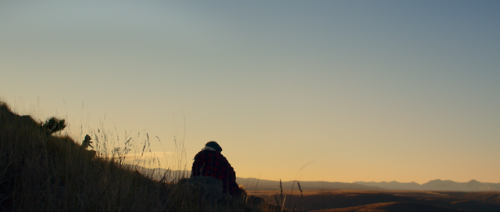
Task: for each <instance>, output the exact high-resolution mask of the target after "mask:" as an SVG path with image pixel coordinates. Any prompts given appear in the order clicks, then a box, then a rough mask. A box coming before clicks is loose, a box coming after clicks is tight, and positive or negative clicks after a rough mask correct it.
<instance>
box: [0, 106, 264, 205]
mask: <svg viewBox="0 0 500 212" xmlns="http://www.w3.org/2000/svg"><path fill="white" fill-rule="evenodd" d="M197 191H198V188H193V187H192V186H191V187H190V186H188V185H185V184H181V183H169V182H165V181H162V182H159V181H155V180H151V179H149V178H147V177H144V176H143V175H142V174H140V173H139V172H137V171H132V170H129V169H125V168H124V167H122V166H121V165H119V164H117V163H116V162H114V161H113V160H112V159H106V158H100V157H96V156H95V153H94V154H92V152H89V151H87V150H85V149H84V148H82V147H81V146H80V145H79V144H77V143H76V142H75V141H74V140H72V139H71V138H70V137H68V136H52V135H50V134H48V133H47V132H46V131H44V130H43V129H42V128H41V124H40V123H37V122H35V121H34V120H33V119H32V118H31V117H29V116H19V115H17V114H14V113H13V112H12V111H11V110H10V109H9V107H8V106H7V105H6V104H4V103H1V102H0V211H34V210H46V211H53V210H64V211H98V210H100V211H123V210H125V211H172V210H173V211H194V210H197V211H205V210H217V211H259V210H268V208H269V207H270V206H268V205H267V204H265V203H262V204H260V205H251V204H249V203H248V202H246V201H245V199H242V198H239V199H236V198H232V199H227V200H225V201H222V202H221V201H219V202H215V203H214V202H207V201H206V198H205V197H203V196H200V195H199V192H197Z"/></svg>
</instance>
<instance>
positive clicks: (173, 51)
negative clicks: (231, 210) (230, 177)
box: [0, 1, 500, 183]
mask: <svg viewBox="0 0 500 212" xmlns="http://www.w3.org/2000/svg"><path fill="white" fill-rule="evenodd" d="M499 9H500V1H105V2H103V1H85V2H73V1H71V2H69V1H57V2H53V1H44V2H38V1H37V2H34V1H30V2H19V1H0V101H4V102H6V103H7V104H9V106H10V107H12V109H13V110H14V111H16V112H19V113H21V114H30V115H33V116H34V118H35V119H37V120H45V119H46V118H47V117H50V116H57V117H60V118H65V119H66V120H67V122H68V123H69V125H68V127H67V128H66V130H65V131H64V132H63V134H64V133H68V134H69V135H71V136H73V137H74V138H75V140H79V141H81V140H82V139H83V137H84V136H85V134H90V133H91V130H96V129H99V130H100V131H105V132H109V135H110V136H111V137H117V139H116V146H117V147H118V146H123V145H124V141H125V138H127V136H129V137H133V138H136V141H137V143H136V144H134V145H135V146H134V147H133V148H134V151H132V152H130V153H131V154H134V153H135V154H137V153H140V149H141V148H142V146H141V142H143V139H144V135H145V134H146V133H147V135H148V136H149V137H150V141H151V150H152V152H151V153H149V154H150V155H155V156H157V157H159V158H161V161H162V162H161V166H162V167H163V168H168V167H170V168H177V167H178V163H179V162H178V161H172V159H175V160H180V159H179V158H182V155H178V153H179V152H178V150H179V145H180V143H182V145H184V147H185V156H184V157H186V159H183V160H184V161H183V163H184V162H185V163H186V167H187V168H188V169H190V168H191V164H192V158H193V157H194V155H195V154H196V153H197V152H198V151H199V150H200V149H201V148H202V147H203V146H204V144H205V143H206V142H207V141H211V140H214V141H217V142H218V143H219V144H220V145H221V147H222V148H223V151H222V154H223V155H224V156H225V157H226V158H227V159H228V160H229V162H230V163H231V165H232V166H233V167H234V170H235V171H236V175H237V176H238V177H253V178H261V179H269V180H279V179H282V180H301V181H312V180H321V181H337V182H354V181H377V182H378V181H393V180H396V181H400V182H412V181H414V182H417V183H424V182H427V181H429V180H434V179H442V180H454V181H458V182H466V181H469V180H472V179H475V180H478V181H481V182H493V183H498V182H500V169H498V165H499V164H498V163H499V161H500V154H499V150H500V130H499V129H500V39H499V38H500V27H499V21H500V13H499ZM139 132H140V135H138V134H139ZM174 138H175V142H174ZM141 139H142V140H141ZM176 145H177V147H176ZM135 151H137V152H135ZM175 152H177V153H175ZM174 155H175V156H174ZM183 155H184V154H183ZM133 157H134V156H132V155H131V156H130V158H133Z"/></svg>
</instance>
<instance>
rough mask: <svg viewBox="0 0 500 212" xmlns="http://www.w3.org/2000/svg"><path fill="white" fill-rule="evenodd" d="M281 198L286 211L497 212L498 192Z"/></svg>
mask: <svg viewBox="0 0 500 212" xmlns="http://www.w3.org/2000/svg"><path fill="white" fill-rule="evenodd" d="M247 193H248V194H249V195H254V196H259V197H262V198H264V199H265V200H267V201H268V202H270V203H274V204H276V200H277V199H278V200H279V199H280V197H281V192H280V191H279V190H278V191H276V190H257V191H247ZM275 196H276V197H275ZM283 197H284V198H285V208H287V209H288V210H290V211H500V192H448V191H363V190H308V191H303V192H302V195H301V193H300V191H298V190H294V191H284V192H283Z"/></svg>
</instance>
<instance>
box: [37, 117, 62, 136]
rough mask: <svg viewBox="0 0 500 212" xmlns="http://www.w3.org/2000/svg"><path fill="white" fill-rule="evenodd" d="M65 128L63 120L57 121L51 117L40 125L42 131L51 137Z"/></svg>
mask: <svg viewBox="0 0 500 212" xmlns="http://www.w3.org/2000/svg"><path fill="white" fill-rule="evenodd" d="M65 127H66V123H65V121H64V119H57V118H55V117H52V118H50V119H47V121H45V123H43V124H42V129H43V130H45V132H46V133H47V135H52V134H53V133H55V132H58V131H61V130H63V129H64V128H65Z"/></svg>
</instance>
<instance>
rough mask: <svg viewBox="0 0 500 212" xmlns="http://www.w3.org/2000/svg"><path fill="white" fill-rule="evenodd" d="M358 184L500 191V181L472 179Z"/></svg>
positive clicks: (393, 188)
mask: <svg viewBox="0 0 500 212" xmlns="http://www.w3.org/2000/svg"><path fill="white" fill-rule="evenodd" d="M355 183H356V184H360V185H366V186H375V187H380V188H383V189H388V190H433V191H500V183H482V182H479V181H476V180H471V181H469V182H466V183H459V182H455V181H451V180H440V179H437V180H431V181H429V182H427V183H424V184H418V183H415V182H411V183H400V182H396V181H392V182H378V183H377V182H361V181H358V182H355Z"/></svg>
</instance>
